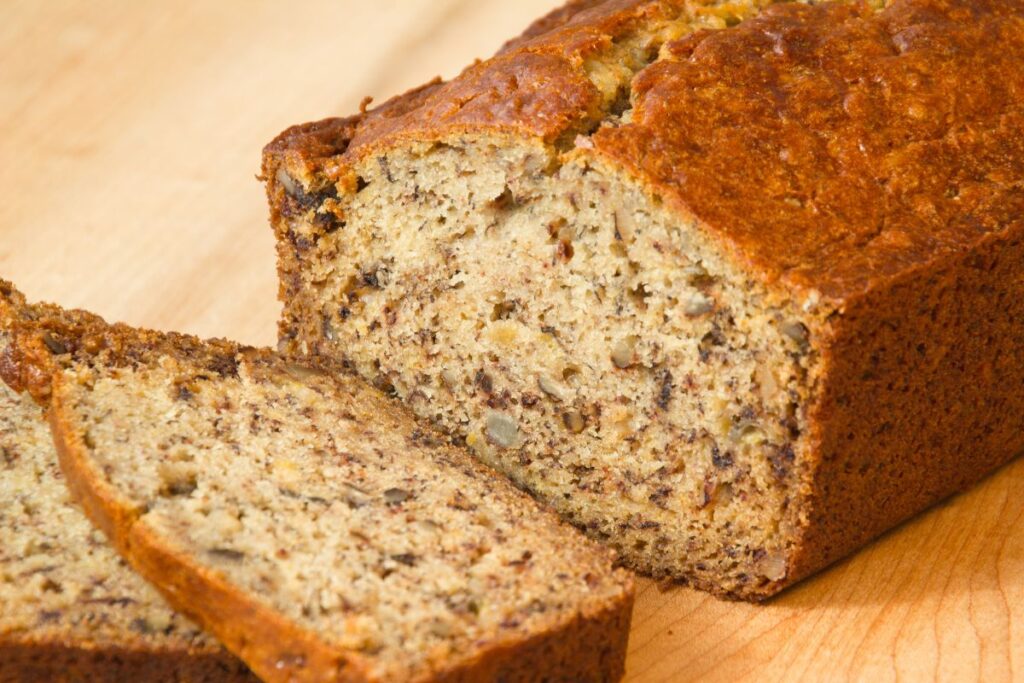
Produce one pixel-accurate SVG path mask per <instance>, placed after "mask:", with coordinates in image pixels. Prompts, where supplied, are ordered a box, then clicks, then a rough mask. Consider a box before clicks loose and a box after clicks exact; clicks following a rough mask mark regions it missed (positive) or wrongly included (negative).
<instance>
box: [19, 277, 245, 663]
mask: <svg viewBox="0 0 1024 683" xmlns="http://www.w3.org/2000/svg"><path fill="white" fill-rule="evenodd" d="M0 288H2V289H4V290H5V291H4V292H3V296H4V298H5V301H3V302H0V315H2V316H3V317H9V315H8V314H10V313H12V312H13V311H12V306H14V307H17V308H18V309H19V310H20V311H21V312H22V313H26V314H34V313H38V312H39V311H37V310H34V309H33V308H32V307H25V306H24V301H23V300H21V299H20V296H19V295H17V293H15V292H13V290H11V289H10V288H9V286H7V285H6V284H5V283H0ZM13 299H17V301H14V300H13ZM7 347H8V338H7V333H6V331H3V332H0V349H2V350H0V354H3V353H6V351H7ZM0 500H2V501H3V505H2V506H0V681H5V682H6V681H40V682H43V681H45V682H47V683H54V682H59V681H68V682H71V681H141V680H146V681H154V682H162V681H166V682H168V683H170V682H172V681H183V680H187V681H195V682H199V681H210V682H213V681H255V678H254V677H253V676H252V675H251V674H249V673H248V672H247V671H246V669H245V667H244V666H243V665H242V664H241V662H239V661H238V660H236V659H235V658H234V657H232V656H231V655H229V654H228V653H227V652H226V651H225V650H224V649H223V648H221V647H220V645H219V644H218V643H217V642H216V641H215V640H213V639H212V638H210V637H209V636H207V635H205V634H204V633H202V632H201V631H200V630H199V628H198V627H196V626H195V625H194V624H192V623H191V622H189V621H188V620H186V619H185V618H184V617H182V616H181V615H179V614H178V613H176V612H174V611H172V610H171V608H170V607H169V606H168V605H167V604H166V602H164V600H163V599H162V598H161V597H160V595H159V594H158V593H157V592H156V591H155V590H154V589H153V588H152V587H151V586H149V585H148V584H147V583H146V582H145V581H143V580H142V578H141V577H139V576H138V575H137V574H135V572H133V571H132V570H131V569H130V568H128V566H126V564H125V562H124V560H122V559H121V558H120V556H118V554H117V553H116V552H115V551H114V549H113V548H111V547H110V546H109V545H108V544H107V542H106V540H105V539H104V538H103V535H102V534H101V533H100V532H99V531H97V530H96V529H95V528H94V527H93V526H92V524H90V523H89V520H88V519H86V517H85V515H84V514H83V513H82V511H81V510H80V509H79V508H78V507H77V506H75V505H74V504H73V503H72V500H71V494H70V493H69V492H68V490H67V487H66V486H65V485H64V480H63V476H62V475H61V473H60V469H59V467H58V464H57V451H56V449H55V448H54V446H53V440H52V439H51V437H50V430H49V429H48V428H47V426H46V422H45V421H44V419H43V416H42V412H41V411H40V409H39V407H38V406H37V405H36V404H35V403H33V402H32V399H31V398H30V397H29V396H27V395H21V396H19V395H18V394H16V393H15V392H14V391H13V390H11V389H9V388H8V387H7V386H6V385H4V384H2V383H0Z"/></svg>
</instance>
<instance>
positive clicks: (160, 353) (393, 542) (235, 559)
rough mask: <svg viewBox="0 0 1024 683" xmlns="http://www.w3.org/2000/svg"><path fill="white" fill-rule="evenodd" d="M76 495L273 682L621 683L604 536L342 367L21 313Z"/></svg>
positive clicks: (621, 583)
mask: <svg viewBox="0 0 1024 683" xmlns="http://www.w3.org/2000/svg"><path fill="white" fill-rule="evenodd" d="M14 344H15V353H14V354H13V357H12V359H11V361H10V363H9V366H10V367H9V368H8V373H7V374H8V375H10V376H13V377H14V378H15V383H16V384H17V383H20V384H23V385H25V386H27V387H28V389H29V390H30V391H31V392H32V393H33V395H35V396H37V397H39V398H40V399H42V400H44V401H47V402H48V403H49V406H50V409H49V413H50V423H51V427H52V429H53V432H54V439H55V441H56V443H57V446H58V450H59V452H60V457H61V465H62V468H63V470H64V472H65V474H66V476H67V480H68V483H69V486H70V488H71V490H72V491H73V492H74V493H75V494H76V497H78V498H79V499H80V500H81V501H82V502H83V506H84V508H85V510H86V511H87V513H88V514H89V516H90V517H91V518H92V520H93V521H94V522H95V523H96V524H97V525H98V526H99V527H100V528H101V529H102V530H103V531H104V532H105V533H106V534H107V536H108V537H109V538H110V539H111V540H112V541H113V544H114V546H115V547H116V548H117V549H118V550H119V551H120V552H121V553H122V554H123V555H124V556H125V557H126V558H127V559H128V560H129V561H130V562H131V563H132V565H133V566H134V567H135V569H136V570H138V571H139V573H140V574H142V575H143V576H144V577H146V578H147V579H149V580H150V581H151V582H153V584H154V585H155V586H156V587H157V588H159V589H160V590H161V591H162V592H163V593H164V594H165V596H166V597H167V598H168V600H169V602H170V603H171V604H173V605H174V606H176V607H178V608H179V609H181V610H182V611H183V612H184V613H186V614H189V615H192V616H193V617H194V618H195V619H196V620H197V621H198V622H199V623H201V624H202V625H203V626H204V627H206V628H207V629H208V630H209V631H210V632H212V633H213V634H214V635H216V636H217V637H218V638H219V639H220V640H221V641H222V642H223V643H224V644H225V645H226V646H227V647H228V648H229V649H231V650H232V651H233V652H235V653H236V654H237V655H238V656H239V657H240V658H241V659H242V660H244V661H245V662H246V663H247V664H249V666H250V667H251V668H252V670H253V671H254V672H255V673H256V674H257V675H259V676H260V677H261V678H262V679H263V680H266V681H282V682H284V681H289V682H299V681H317V682H327V681H434V680H446V681H448V680H450V681H467V682H468V681H484V680H487V681H490V680H494V681H499V680H500V681H534V680H547V681H565V682H569V681H614V680H617V679H618V678H619V677H620V676H621V675H622V671H623V664H624V660H625V646H626V641H627V637H628V632H629V621H630V612H631V609H632V600H633V589H632V583H631V579H630V577H629V575H628V573H626V572H625V571H623V570H621V569H615V568H614V567H613V555H612V553H611V551H608V550H606V549H603V548H600V547H599V546H597V545H596V544H595V543H593V542H592V541H590V540H588V539H586V538H585V537H583V536H582V535H580V534H578V533H577V532H576V531H575V530H573V529H572V528H571V527H569V526H567V525H565V524H563V523H562V522H561V521H560V520H558V518H557V517H556V516H555V515H554V514H552V513H550V512H546V511H544V510H542V509H541V508H540V506H539V505H538V504H537V503H536V502H534V501H533V500H531V499H530V498H529V496H527V495H526V494H524V493H522V492H520V491H518V490H516V489H515V488H514V487H513V486H512V485H511V484H509V483H508V482H507V481H505V480H504V479H503V478H502V477H500V475H496V474H495V473H494V472H493V471H491V470H489V469H488V468H486V467H484V466H483V465H481V464H480V463H477V462H476V461H475V460H474V459H473V458H472V457H471V456H470V455H469V454H467V453H465V452H464V451H462V450H459V449H455V448H453V447H451V446H450V445H447V444H446V443H445V441H444V440H443V439H442V438H440V436H439V435H437V434H435V433H434V432H433V431H432V430H431V429H430V428H421V427H420V426H418V425H417V423H416V421H415V420H414V419H413V418H412V417H411V415H410V414H408V413H406V412H404V411H403V410H402V409H401V408H400V407H398V406H397V405H393V404H392V402H391V401H389V400H388V399H386V398H385V397H383V396H382V395H381V394H380V393H379V392H378V391H376V390H374V389H373V388H372V387H370V386H369V385H367V384H365V383H364V382H363V381H362V380H359V379H358V378H355V377H354V376H352V375H351V374H350V373H345V372H343V371H342V369H341V368H340V367H337V366H334V365H331V364H329V363H328V364H326V365H307V364H300V363H296V362H292V361H290V360H288V359H287V358H284V357H281V356H279V355H277V354H274V353H272V352H270V351H268V350H259V349H253V348H246V347H239V346H237V345H235V344H232V343H230V342H225V341H207V342H202V341H199V340H197V339H195V338H192V337H187V336H184V335H176V334H161V333H156V332H148V331H143V330H135V329H131V328H128V327H126V326H123V325H118V326H112V327H111V326H106V325H103V324H101V323H97V324H95V325H92V326H91V327H90V328H87V329H74V330H69V329H68V328H67V327H66V326H65V325H63V324H62V322H61V321H59V320H51V319H46V318H39V319H36V320H34V321H31V322H28V323H26V324H23V325H21V326H19V327H16V332H15V342H14Z"/></svg>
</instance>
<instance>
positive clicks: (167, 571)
mask: <svg viewBox="0 0 1024 683" xmlns="http://www.w3.org/2000/svg"><path fill="white" fill-rule="evenodd" d="M62 393H63V392H62V388H61V376H60V375H59V374H58V375H55V376H54V386H53V391H52V393H51V404H50V411H49V416H50V426H51V430H52V432H53V435H54V442H55V443H56V445H57V451H58V454H59V457H60V463H61V469H62V470H63V472H64V476H65V479H66V481H67V483H68V487H69V489H70V490H71V492H72V495H73V496H74V497H75V498H76V499H77V500H78V501H79V502H80V503H81V505H82V507H83V508H84V509H85V511H86V514H87V515H88V516H89V518H90V519H91V520H92V521H93V522H94V523H95V524H96V525H97V526H98V527H99V528H100V529H101V530H103V532H104V533H105V534H106V535H107V537H108V538H109V539H110V540H111V543H112V544H113V545H114V547H115V548H116V549H117V550H118V552H119V553H121V554H122V555H123V556H124V557H125V559H126V560H128V562H129V563H130V564H131V565H132V566H133V568H134V569H135V570H136V571H138V572H139V574H141V575H142V576H143V577H144V578H146V579H147V580H148V581H150V582H151V583H153V584H154V585H155V586H156V587H157V588H158V590H160V592H161V593H162V594H163V595H164V597H165V598H166V600H167V601H168V602H169V603H170V604H171V605H172V606H173V607H174V608H175V609H177V610H179V611H180V612H182V613H183V614H186V615H187V616H189V617H190V618H191V619H193V620H194V621H196V622H197V623H198V624H200V625H201V626H202V627H203V628H204V629H206V630H208V631H209V632H211V633H213V634H214V635H215V636H216V637H217V638H218V639H219V640H220V641H221V642H222V643H223V644H224V645H225V647H227V648H228V649H229V650H231V651H232V652H234V653H235V654H236V655H237V656H238V657H239V658H240V659H242V660H243V661H244V662H246V663H247V664H248V665H249V667H250V668H251V669H252V670H253V672H255V673H256V674H257V675H258V676H260V677H261V678H262V679H264V680H266V681H271V682H274V681H282V682H284V681H310V682H313V681H316V682H325V683H326V682H330V681H371V680H373V679H372V678H370V677H369V675H368V673H367V668H366V664H365V662H363V661H362V660H361V658H360V657H359V656H358V655H349V654H345V653H341V652H338V651H336V650H334V649H333V648H331V647H330V646H329V645H328V644H326V643H323V642H322V641H320V640H319V639H318V638H317V637H316V635H315V634H312V633H308V632H304V631H302V630H300V629H298V628H296V627H295V626H294V624H292V623H290V622H288V621H287V620H286V619H285V618H283V617H282V616H280V615H278V614H277V613H275V612H273V611H271V610H268V609H266V608H263V607H261V606H260V605H258V604H257V603H256V602H255V601H253V600H251V599H250V598H249V597H248V596H246V595H245V594H244V593H243V592H241V591H239V590H238V589H237V588H235V587H233V586H231V585H230V584H228V583H226V582H225V581H224V580H223V579H221V578H219V577H217V576H216V575H215V574H213V573H212V572H209V571H207V570H205V569H203V568H201V567H198V566H196V565H195V564H193V563H192V562H190V561H189V559H188V557H187V556H185V555H183V554H181V553H178V552H175V551H174V550H173V549H171V548H168V547H167V546H166V545H165V544H164V543H162V542H161V540H160V538H159V536H158V535H157V534H155V533H153V532H152V530H151V529H149V528H148V527H147V526H146V525H145V524H144V523H141V522H139V521H138V519H139V512H138V511H136V510H133V509H131V508H130V507H129V506H126V505H124V504H123V502H122V501H120V500H119V499H118V496H117V495H116V493H115V492H114V491H112V490H111V489H110V487H108V486H107V485H106V484H105V483H104V482H101V481H99V480H98V478H97V477H96V476H95V475H94V474H93V473H92V472H91V471H90V469H89V467H88V464H87V463H88V449H87V447H86V445H85V444H84V443H83V441H82V438H81V436H80V435H79V434H77V433H76V432H75V430H74V429H73V427H72V426H71V425H72V423H71V421H70V420H69V419H68V415H67V409H66V408H65V406H64V400H63V395H62ZM633 598H634V592H633V588H632V583H630V584H629V585H628V586H627V590H626V593H625V595H624V598H623V599H622V600H620V601H617V602H614V603H611V604H609V605H606V606H604V607H602V608H600V609H597V610H595V611H594V612H593V613H578V614H577V615H576V616H575V617H574V618H573V619H572V620H570V621H569V622H568V623H566V624H564V625H563V626H562V627H561V628H560V629H558V630H555V631H549V632H545V633H539V634H537V635H536V636H534V637H533V638H530V639H528V640H525V641H521V642H518V643H505V644H499V645H498V646H497V647H496V648H495V649H494V650H492V651H490V652H487V653H484V654H483V655H481V656H480V657H478V658H476V659H474V660H471V661H469V662H466V663H464V664H462V665H460V666H459V667H458V668H455V669H452V670H450V671H447V672H440V673H438V674H437V675H436V676H435V677H434V678H432V679H431V680H437V681H466V682H469V681H481V680H502V681H529V680H537V678H538V674H541V676H542V677H543V678H544V680H548V681H566V682H569V681H595V682H599V681H600V682H603V681H616V680H618V679H620V678H621V677H622V675H623V673H624V670H625V657H626V646H627V643H628V637H629V626H630V619H631V615H632V609H633Z"/></svg>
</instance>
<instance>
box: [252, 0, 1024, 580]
mask: <svg viewBox="0 0 1024 683" xmlns="http://www.w3.org/2000/svg"><path fill="white" fill-rule="evenodd" d="M762 4H764V3H752V2H743V1H740V2H715V1H713V0H707V1H697V0H693V1H678V0H657V1H655V0H650V1H645V0H633V1H627V2H620V1H608V2H596V1H595V2H575V3H570V5H569V6H567V7H566V8H565V10H563V11H560V12H558V13H556V14H554V15H552V16H551V17H549V18H548V19H546V20H542V21H540V22H538V23H537V24H535V26H534V27H533V28H532V29H531V30H530V31H529V32H528V33H527V35H526V36H524V37H523V38H520V39H517V40H514V41H513V42H511V43H509V44H508V46H506V48H505V49H504V50H503V51H502V52H500V53H499V54H498V55H496V56H495V57H494V58H492V59H490V60H487V61H484V62H482V63H479V64H475V65H473V66H471V67H469V68H467V69H466V70H465V71H464V72H463V73H462V74H461V75H460V76H459V77H458V78H456V79H455V80H453V81H451V82H450V83H440V82H435V83H432V84H430V85H428V86H426V87H424V88H421V89H419V90H417V91H414V92H412V93H409V94H407V95H404V96H402V97H399V98H396V99H394V100H392V101H390V102H388V103H386V104H384V105H383V106H381V107H380V108H378V109H375V110H370V111H366V112H363V113H361V114H359V115H357V116H354V117H351V118H348V119H329V120H326V121H322V122H319V123H314V124H307V125H303V126H298V127H295V128H292V129H290V130H288V131H286V132H285V133H283V134H282V135H281V136H280V137H279V138H278V139H277V140H275V141H274V142H273V143H272V144H270V145H269V146H268V147H267V149H266V150H265V155H264V167H263V176H264V178H265V179H266V182H267V190H268V195H269V199H270V206H271V220H272V223H273V226H274V229H275V232H276V235H277V245H278V254H279V272H280V281H281V288H280V293H281V297H282V300H283V302H284V313H283V320H282V323H281V344H282V346H283V348H285V349H288V350H291V351H300V352H317V353H320V354H327V355H332V356H334V357H337V358H342V359H345V360H347V361H348V362H350V363H351V364H352V365H353V366H354V367H355V368H357V370H358V371H359V372H360V373H361V374H362V375H363V376H365V377H366V378H368V379H370V380H372V381H373V382H375V383H376V384H377V385H378V386H379V387H381V388H384V389H385V390H387V391H390V392H392V393H394V394H396V395H398V396H399V397H400V398H401V399H402V400H403V401H404V402H405V403H406V404H407V405H409V406H410V407H411V408H412V409H413V410H415V411H416V412H417V413H419V414H420V415H422V416H424V417H427V418H429V419H430V420H432V421H434V422H435V423H436V424H438V425H440V426H441V427H443V429H444V430H445V431H446V432H448V433H450V434H452V435H455V436H456V437H458V438H461V439H464V440H465V442H466V443H467V444H468V445H469V446H470V447H471V448H472V449H473V450H474V451H475V452H476V453H477V455H478V456H479V457H480V458H481V459H482V460H484V461H485V462H487V463H490V464H491V465H493V466H495V467H497V468H499V469H501V470H503V471H505V472H506V473H508V474H509V475H510V476H511V477H512V478H513V479H514V480H515V481H516V482H518V483H519V484H520V485H522V486H523V487H526V488H528V489H529V490H531V491H532V492H534V493H535V494H536V495H538V496H539V497H540V498H542V499H544V500H546V501H547V502H549V503H550V504H551V505H552V506H554V507H555V508H556V509H557V510H559V511H560V512H561V513H562V514H563V515H564V516H565V517H566V518H568V519H570V520H572V521H573V522H575V523H576V524H578V525H579V526H581V527H583V528H584V529H586V530H587V532H588V533H589V534H591V535H592V536H593V537H595V538H598V539H602V540H606V541H607V542H610V543H611V544H613V545H614V546H615V547H617V548H618V549H619V550H620V551H621V553H622V555H623V557H624V559H625V560H627V561H628V562H629V563H630V564H631V565H632V566H633V567H635V568H638V569H640V570H643V571H646V572H650V573H653V574H658V575H669V576H674V577H679V578H682V579H685V580H687V581H689V582H691V583H693V584H695V585H697V586H699V587H702V588H706V589H709V590H713V591H716V592H719V593H726V594H730V595H735V596H741V597H745V598H759V597H764V596H767V595H770V594H773V593H775V592H776V591H778V590H780V589H781V588H782V587H784V586H786V585H789V584H791V583H792V582H794V581H796V580H798V579H800V578H802V577H804V576H807V575H808V574H809V573H811V572H813V571H815V570H818V569H820V568H821V567H823V566H825V565H827V564H829V563H830V562H832V561H834V560H836V559H837V558H839V557H842V556H843V555H844V554H846V553H848V552H850V551H851V550H853V549H855V548H857V547H858V546H860V545H862V544H864V543H865V542H867V541H868V540H870V539H871V538H873V537H875V536H876V535H878V534H879V533H881V532H882V531H884V530H886V529H888V528H890V527H892V526H893V525H895V524H896V523H898V522H900V521H901V520H904V519H906V518H907V517H908V516H910V515H912V514H914V513H916V512H918V511H920V510H922V509H923V508H925V507H927V506H929V505H931V504H932V503H934V502H935V501H937V500H939V499H941V498H943V497H944V496H947V495H949V494H950V493H952V492H954V491H957V490H960V489H962V488H964V487H965V486H968V485H969V484H971V483H972V482H974V481H977V480H978V479H979V478H980V477H982V476H984V475H985V474H986V473H988V472H990V471H992V470H993V469H994V468H995V467H997V466H999V465H1000V464H1002V463H1004V462H1006V461H1007V460H1008V459H1009V458H1011V457H1012V456H1014V455H1015V454H1016V453H1018V452H1020V451H1021V450H1022V449H1024V417H1022V416H1024V392H1022V391H1021V387H1022V386H1024V342H1022V339H1024V281H1022V280H1021V278H1020V275H1019V273H1020V268H1021V263H1022V262H1024V246H1022V244H1024V242H1022V235H1024V218H1022V216H1024V191H1022V189H1021V188H1022V185H1021V179H1022V178H1024V69H1021V68H1020V65H1021V64H1022V63H1024V3H1021V2H1020V1H1019V0H894V1H892V2H889V3H881V2H840V3H835V2H833V3H812V4H810V5H804V4H797V3H784V4H779V5H773V6H771V7H768V8H767V9H761V8H760V5H762ZM883 4H884V5H885V6H884V7H883ZM752 15H756V16H752Z"/></svg>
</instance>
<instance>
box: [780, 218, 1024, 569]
mask: <svg viewBox="0 0 1024 683" xmlns="http://www.w3.org/2000/svg"><path fill="white" fill-rule="evenodd" d="M1021 264H1024V224H1018V225H1016V226H1014V227H1013V228H1011V229H1009V230H1007V231H1005V232H1004V233H1002V234H998V235H989V236H987V237H986V238H984V239H983V240H982V243H981V244H980V245H979V246H977V247H976V248H975V249H974V250H973V251H971V252H968V253H965V254H962V255H960V256H958V257H957V258H956V259H955V260H953V261H952V262H950V263H948V264H946V265H945V266H943V267H942V268H933V269H921V270H919V271H918V272H914V273H910V274H908V275H906V276H904V277H902V278H900V279H899V280H898V281H896V282H895V283H894V284H893V286H892V288H891V289H888V290H885V291H881V292H872V293H871V294H869V295H868V296H865V297H863V298H860V299H858V300H857V301H856V302H855V303H854V304H851V305H849V306H848V307H847V308H846V310H845V311H844V313H843V315H842V316H836V317H835V318H834V319H833V321H832V323H831V325H830V328H829V329H828V331H827V334H828V335H829V336H830V339H829V340H828V343H827V344H826V345H825V349H826V350H825V353H824V356H823V358H822V365H823V368H822V371H821V372H822V374H823V375H824V376H826V377H828V378H830V381H827V382H825V383H824V384H823V385H822V386H821V389H820V394H819V396H818V400H817V402H816V404H815V405H814V406H813V408H812V412H811V415H810V420H809V422H810V424H811V425H812V430H811V433H810V435H809V437H810V448H811V449H812V450H813V452H814V453H816V456H817V463H818V471H817V474H816V476H815V477H814V479H813V480H812V481H808V482H807V487H808V488H807V498H806V500H807V505H806V508H807V509H806V513H805V514H806V525H805V532H804V533H805V536H804V538H803V539H802V540H801V543H800V544H799V552H798V553H797V555H796V556H795V557H794V559H793V564H792V566H791V570H790V575H789V576H788V577H787V580H786V584H789V583H793V582H794V581H796V580H799V579H801V578H803V577H804V576H807V575H808V574H810V573H812V572H814V571H816V570H818V569H820V568H821V567H823V566H826V565H828V564H830V563H831V562H834V561H835V560H837V559H839V558H841V557H843V556H844V555H846V554H847V553H849V552H850V551H852V550H854V549H856V548H857V547H859V546H861V545H863V544H864V543H866V542H867V541H869V540H871V539H872V538H874V537H875V536H877V535H878V534H880V533H882V532H883V531H885V530H887V529H889V528H891V527H893V526H895V525H896V524H898V523H900V522H902V521H904V520H905V519H908V518H909V517H911V516H913V515H914V514H916V513H917V512H919V511H921V510H922V509H924V508H926V507H928V506H929V505H931V504H933V503H935V502H936V501H939V500H942V499H943V498H945V497H946V496H949V495H951V494H953V493H956V492H958V491H962V490H964V489H966V488H967V487H969V486H970V485H972V484H973V483H975V482H976V481H978V480H980V479H981V478H982V477H984V476H985V475H987V474H989V473H990V472H992V471H993V470H995V469H996V468H998V467H999V466H1001V465H1003V464H1005V463H1007V462H1009V461H1010V460H1011V459H1012V458H1014V457H1015V456H1017V455H1019V454H1021V453H1022V452H1024V391H1022V387H1024V344H1022V343H1021V339H1022V338H1024V281H1022V280H1021V277H1020V268H1021Z"/></svg>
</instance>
